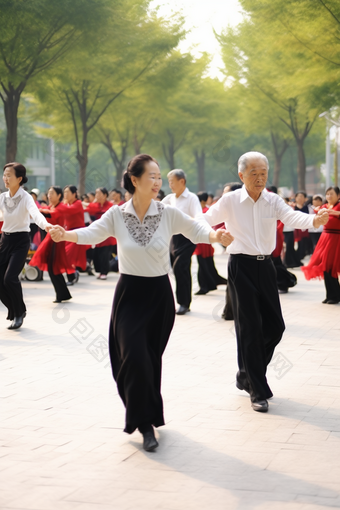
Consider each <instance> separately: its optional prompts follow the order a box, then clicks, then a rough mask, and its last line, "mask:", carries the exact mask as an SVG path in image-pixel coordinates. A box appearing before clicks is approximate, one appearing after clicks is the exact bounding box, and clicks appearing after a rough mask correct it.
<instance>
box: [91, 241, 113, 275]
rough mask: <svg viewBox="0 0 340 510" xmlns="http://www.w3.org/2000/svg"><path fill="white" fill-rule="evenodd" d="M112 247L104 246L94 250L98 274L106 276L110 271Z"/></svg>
mask: <svg viewBox="0 0 340 510" xmlns="http://www.w3.org/2000/svg"><path fill="white" fill-rule="evenodd" d="M111 258H112V246H102V247H101V248H95V249H94V250H93V264H94V268H95V270H96V271H97V273H100V274H106V275H107V273H108V272H109V271H110V260H111Z"/></svg>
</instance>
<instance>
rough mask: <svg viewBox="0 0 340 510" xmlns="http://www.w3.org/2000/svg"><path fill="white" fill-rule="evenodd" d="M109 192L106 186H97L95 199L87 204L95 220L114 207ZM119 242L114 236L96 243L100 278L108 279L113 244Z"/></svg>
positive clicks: (94, 258)
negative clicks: (109, 198)
mask: <svg viewBox="0 0 340 510" xmlns="http://www.w3.org/2000/svg"><path fill="white" fill-rule="evenodd" d="M108 196H109V192H108V191H107V189H106V188H97V189H96V195H95V197H96V198H95V201H94V202H91V203H90V204H85V211H86V212H88V213H89V214H90V216H91V218H94V221H96V220H99V218H101V217H102V215H103V214H104V213H105V212H106V211H108V210H109V209H110V208H111V207H113V203H112V202H109V200H108ZM116 244H117V241H116V239H115V238H114V237H109V238H107V239H105V240H104V241H103V242H101V243H99V244H96V246H95V248H94V250H93V263H94V268H95V270H96V271H97V273H99V275H98V276H97V279H98V280H106V279H107V273H108V272H109V270H110V260H111V258H112V250H113V246H115V245H116Z"/></svg>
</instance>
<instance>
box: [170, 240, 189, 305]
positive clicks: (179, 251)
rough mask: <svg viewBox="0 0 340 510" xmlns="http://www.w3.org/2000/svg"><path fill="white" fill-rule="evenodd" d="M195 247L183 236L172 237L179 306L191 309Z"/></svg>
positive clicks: (173, 264)
mask: <svg viewBox="0 0 340 510" xmlns="http://www.w3.org/2000/svg"><path fill="white" fill-rule="evenodd" d="M194 251H195V245H194V244H193V243H192V242H191V241H189V239H187V238H186V237H184V236H182V234H177V235H175V236H173V237H172V239H171V245H170V256H171V265H172V269H173V272H174V275H175V278H176V298H177V303H178V304H179V305H182V306H185V307H186V308H189V306H190V303H191V292H192V280H191V270H190V269H191V257H192V254H193V253H194Z"/></svg>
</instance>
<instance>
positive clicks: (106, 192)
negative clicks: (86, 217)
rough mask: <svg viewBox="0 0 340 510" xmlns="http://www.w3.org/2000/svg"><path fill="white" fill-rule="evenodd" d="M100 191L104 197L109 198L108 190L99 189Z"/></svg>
mask: <svg viewBox="0 0 340 510" xmlns="http://www.w3.org/2000/svg"><path fill="white" fill-rule="evenodd" d="M97 189H99V191H101V192H102V193H103V195H106V196H107V197H108V196H109V192H108V191H107V189H106V188H97Z"/></svg>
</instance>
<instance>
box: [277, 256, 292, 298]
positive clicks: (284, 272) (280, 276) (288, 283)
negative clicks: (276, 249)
mask: <svg viewBox="0 0 340 510" xmlns="http://www.w3.org/2000/svg"><path fill="white" fill-rule="evenodd" d="M272 260H273V264H274V266H275V269H276V282H277V287H278V289H279V290H288V289H290V288H291V287H294V286H295V285H296V284H297V279H296V276H295V275H294V274H293V273H291V272H290V271H288V269H287V268H286V267H285V266H284V265H283V262H282V259H281V257H280V256H279V257H273V256H272Z"/></svg>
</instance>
